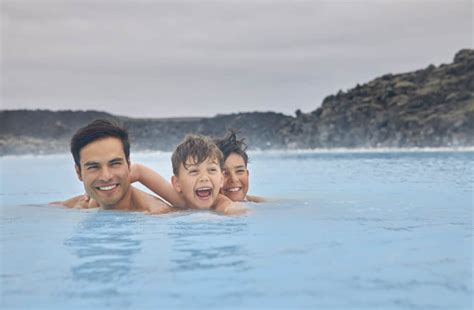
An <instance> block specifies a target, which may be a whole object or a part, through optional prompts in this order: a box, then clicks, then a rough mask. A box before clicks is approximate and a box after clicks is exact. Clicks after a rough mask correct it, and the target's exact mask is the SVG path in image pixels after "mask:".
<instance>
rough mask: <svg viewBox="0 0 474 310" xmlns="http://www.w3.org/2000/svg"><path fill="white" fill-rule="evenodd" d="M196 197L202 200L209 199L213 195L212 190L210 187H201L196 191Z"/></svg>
mask: <svg viewBox="0 0 474 310" xmlns="http://www.w3.org/2000/svg"><path fill="white" fill-rule="evenodd" d="M195 193H196V196H198V197H199V198H201V199H207V198H209V197H211V195H212V188H210V187H201V188H198V189H196V190H195Z"/></svg>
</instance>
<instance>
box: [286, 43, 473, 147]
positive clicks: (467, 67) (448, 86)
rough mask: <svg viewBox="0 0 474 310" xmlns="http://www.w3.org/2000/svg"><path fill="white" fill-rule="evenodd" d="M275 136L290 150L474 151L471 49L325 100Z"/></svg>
mask: <svg viewBox="0 0 474 310" xmlns="http://www.w3.org/2000/svg"><path fill="white" fill-rule="evenodd" d="M279 136H280V137H281V138H282V140H283V141H282V142H281V143H282V144H284V145H287V146H289V147H291V148H318V147H325V148H326V147H442V146H473V145H474V50H468V49H465V50H461V51H459V52H458V53H457V54H456V56H455V58H454V62H453V63H451V64H443V65H441V66H439V67H435V66H433V65H430V66H428V67H427V68H426V69H422V70H418V71H415V72H409V73H404V74H396V75H393V74H387V75H384V76H382V77H379V78H376V79H375V80H373V81H370V82H369V83H367V84H364V85H357V86H356V87H354V88H353V89H350V90H348V91H347V92H343V91H340V92H339V93H337V94H336V95H331V96H328V97H326V98H325V99H324V101H323V103H322V105H321V107H319V108H318V109H316V110H315V111H313V112H311V113H308V114H304V113H301V112H297V117H296V118H294V119H291V120H290V121H289V122H288V123H287V124H285V126H283V127H282V128H280V130H279Z"/></svg>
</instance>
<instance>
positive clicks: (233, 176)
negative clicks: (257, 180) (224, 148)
mask: <svg viewBox="0 0 474 310" xmlns="http://www.w3.org/2000/svg"><path fill="white" fill-rule="evenodd" d="M248 190H249V171H248V170H247V166H246V165H245V161H244V159H243V158H242V156H240V155H238V154H236V153H231V154H230V155H229V156H228V157H227V159H226V160H225V162H224V186H223V187H222V190H221V192H222V194H224V195H226V196H227V197H229V198H230V199H231V200H233V201H243V200H245V197H246V196H247V191H248Z"/></svg>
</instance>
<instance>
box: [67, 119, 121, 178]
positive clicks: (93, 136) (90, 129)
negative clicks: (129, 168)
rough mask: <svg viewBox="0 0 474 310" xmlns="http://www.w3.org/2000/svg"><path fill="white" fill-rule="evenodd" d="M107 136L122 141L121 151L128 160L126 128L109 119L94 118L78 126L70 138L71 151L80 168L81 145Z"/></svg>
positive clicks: (83, 145)
mask: <svg viewBox="0 0 474 310" xmlns="http://www.w3.org/2000/svg"><path fill="white" fill-rule="evenodd" d="M109 137H112V138H117V139H119V140H120V141H122V145H123V153H124V154H125V158H126V160H127V162H130V142H129V140H128V132H127V130H126V129H125V128H123V127H120V126H119V125H118V124H115V123H112V122H111V121H109V120H106V119H96V120H95V121H93V122H92V123H89V124H88V125H86V126H84V127H82V128H79V129H78V130H77V131H76V133H75V134H74V136H73V137H72V139H71V153H72V156H73V157H74V162H75V163H76V165H77V167H78V168H79V169H81V157H80V152H81V149H82V148H83V147H85V146H86V145H88V144H89V143H92V142H94V141H96V140H101V139H105V138H109Z"/></svg>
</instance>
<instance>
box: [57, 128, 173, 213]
mask: <svg viewBox="0 0 474 310" xmlns="http://www.w3.org/2000/svg"><path fill="white" fill-rule="evenodd" d="M71 153H72V155H73V157H74V162H75V169H76V173H77V177H78V178H79V180H80V181H81V182H83V183H84V189H85V191H86V193H87V195H88V196H89V197H90V198H92V199H93V200H91V201H92V202H93V203H91V205H93V206H94V207H97V206H98V207H101V208H103V209H112V210H127V211H142V212H147V213H152V214H161V213H167V212H170V211H173V210H174V208H172V207H170V206H169V205H167V204H166V203H165V202H163V201H162V200H160V199H158V198H157V197H154V196H151V195H149V194H147V193H144V192H142V191H140V190H138V189H136V188H134V187H132V186H131V185H130V143H129V140H128V133H127V131H126V130H125V129H123V128H121V127H119V126H117V125H114V124H112V123H111V122H109V121H107V120H96V121H93V122H92V123H90V124H89V125H87V126H85V127H83V128H80V129H79V130H78V131H77V132H76V134H75V135H74V136H73V137H72V139H71ZM58 203H59V204H61V205H64V206H66V207H69V208H88V207H89V204H90V203H89V202H88V201H87V200H85V199H84V198H83V196H77V197H74V198H71V199H68V200H66V201H63V202H56V203H55V204H58Z"/></svg>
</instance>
